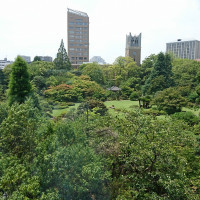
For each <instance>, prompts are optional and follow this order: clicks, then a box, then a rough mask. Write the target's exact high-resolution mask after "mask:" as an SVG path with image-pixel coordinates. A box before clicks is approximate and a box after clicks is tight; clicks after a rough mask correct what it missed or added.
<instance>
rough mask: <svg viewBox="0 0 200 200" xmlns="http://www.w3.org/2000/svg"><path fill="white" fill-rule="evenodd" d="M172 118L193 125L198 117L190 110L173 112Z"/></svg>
mask: <svg viewBox="0 0 200 200" xmlns="http://www.w3.org/2000/svg"><path fill="white" fill-rule="evenodd" d="M172 118H173V119H178V120H183V121H185V122H186V123H187V124H188V125H190V126H193V125H195V124H197V123H198V122H199V117H197V116H196V115H195V114H194V113H192V112H190V111H188V112H179V113H175V114H173V115H172Z"/></svg>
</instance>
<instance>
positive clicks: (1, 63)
mask: <svg viewBox="0 0 200 200" xmlns="http://www.w3.org/2000/svg"><path fill="white" fill-rule="evenodd" d="M12 63H13V62H12V61H9V60H7V58H4V59H3V60H0V69H4V67H5V66H6V65H10V64H12Z"/></svg>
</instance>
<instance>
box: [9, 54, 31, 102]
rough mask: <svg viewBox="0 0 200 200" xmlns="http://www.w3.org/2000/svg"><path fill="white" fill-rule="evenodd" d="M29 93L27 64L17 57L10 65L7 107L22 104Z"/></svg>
mask: <svg viewBox="0 0 200 200" xmlns="http://www.w3.org/2000/svg"><path fill="white" fill-rule="evenodd" d="M30 93H31V84H30V80H29V73H28V71H27V63H26V62H25V61H24V60H23V59H22V58H21V57H19V56H18V57H17V58H16V60H15V62H14V63H13V65H12V72H11V77H10V82H9V94H8V95H9V105H12V104H13V103H14V102H18V103H23V102H24V101H25V99H26V97H27V96H28V95H30Z"/></svg>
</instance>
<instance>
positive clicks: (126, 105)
mask: <svg viewBox="0 0 200 200" xmlns="http://www.w3.org/2000/svg"><path fill="white" fill-rule="evenodd" d="M104 104H105V106H106V107H107V108H108V109H109V112H110V113H111V114H113V115H118V114H120V112H119V110H122V109H125V110H130V109H134V108H133V107H132V108H131V106H135V107H138V105H139V104H138V101H130V100H122V101H106V102H104ZM79 105H80V103H75V105H74V106H69V107H68V108H65V109H54V110H53V114H52V115H53V116H54V117H57V116H59V115H61V114H62V113H66V112H69V111H70V110H71V109H72V108H75V109H76V108H77V107H78V106H79ZM111 107H113V108H111Z"/></svg>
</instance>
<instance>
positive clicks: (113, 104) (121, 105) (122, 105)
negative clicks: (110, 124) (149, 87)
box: [104, 100, 139, 116]
mask: <svg viewBox="0 0 200 200" xmlns="http://www.w3.org/2000/svg"><path fill="white" fill-rule="evenodd" d="M104 104H105V106H106V107H107V108H108V110H109V113H110V114H112V115H119V116H120V115H122V113H120V110H123V109H124V110H129V111H130V110H134V109H135V108H137V107H138V108H139V103H138V101H130V100H121V101H106V102H104Z"/></svg>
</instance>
